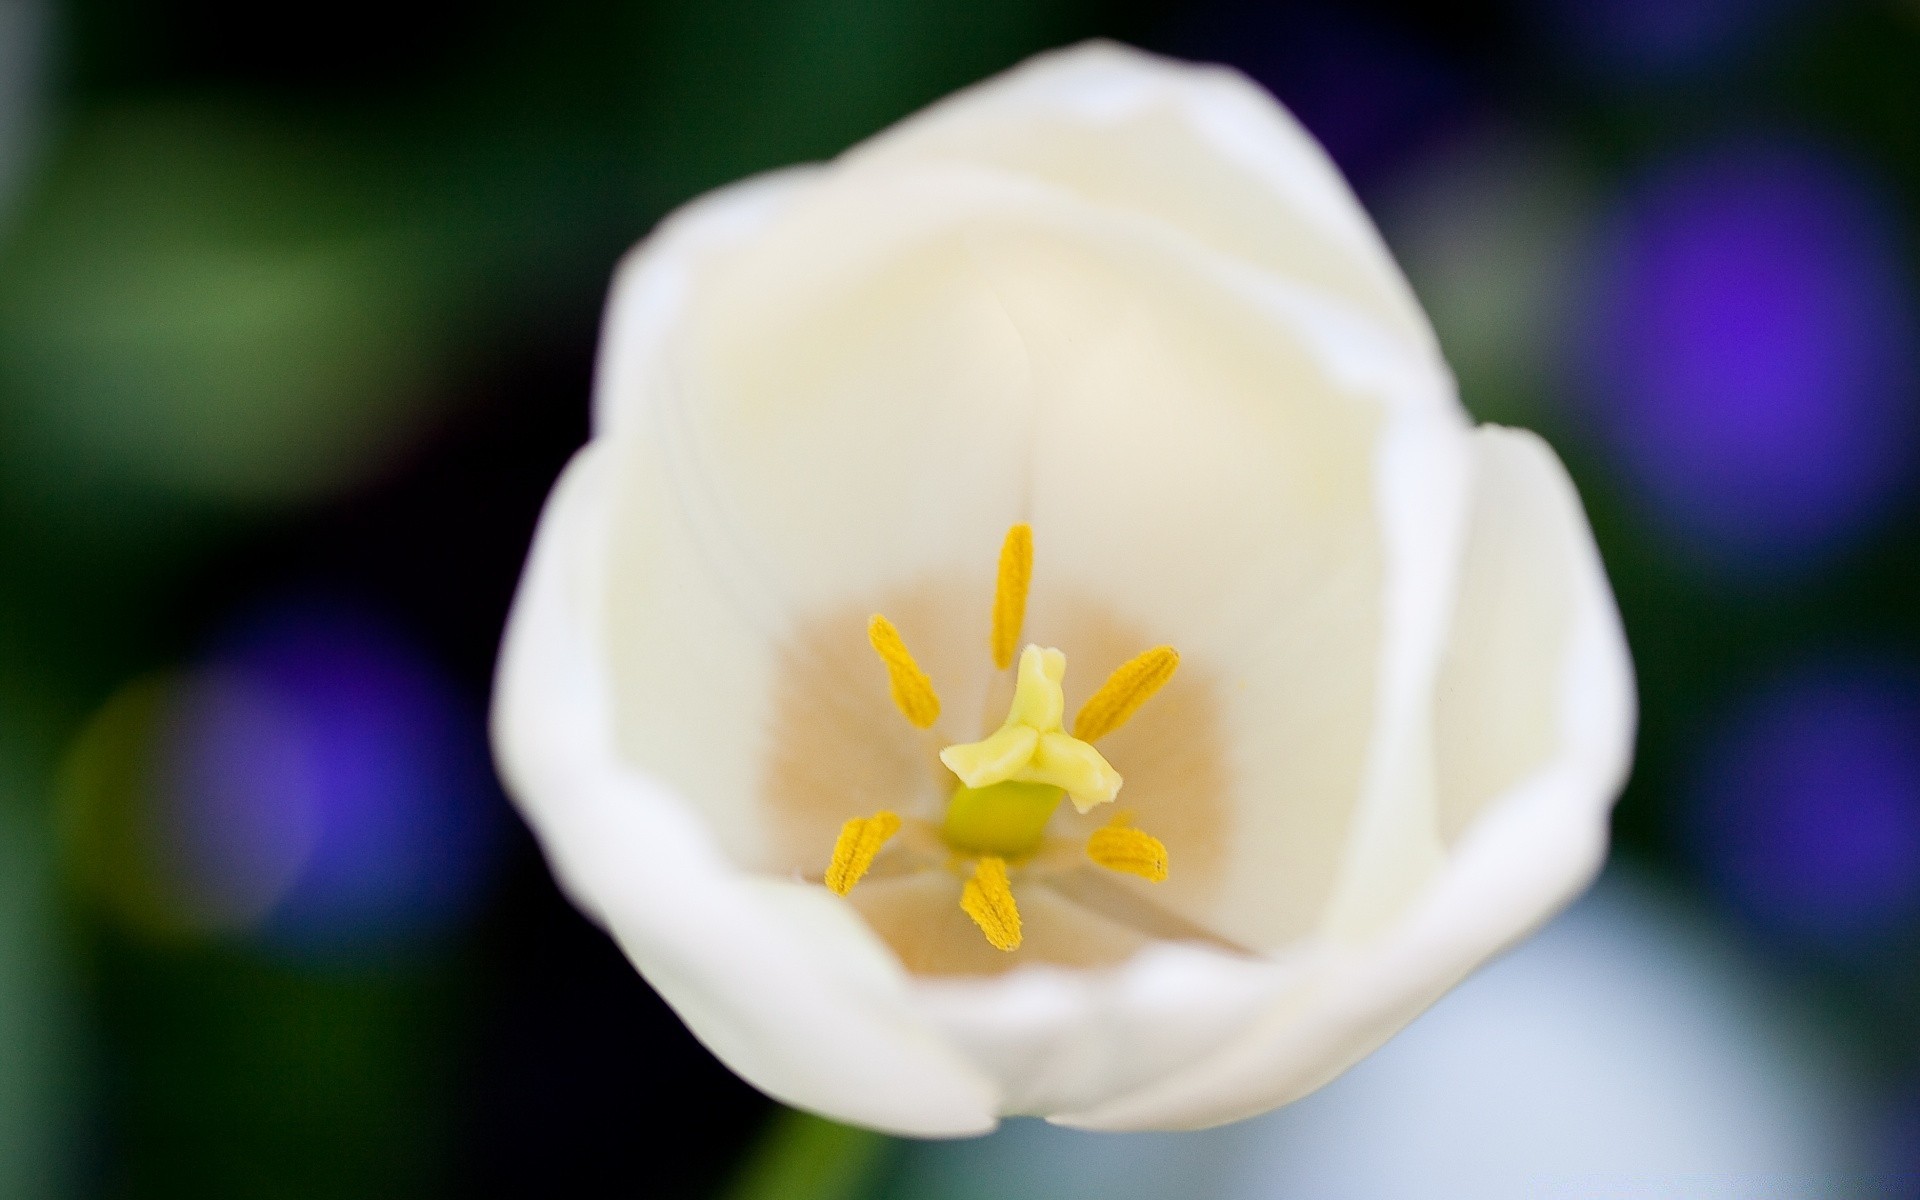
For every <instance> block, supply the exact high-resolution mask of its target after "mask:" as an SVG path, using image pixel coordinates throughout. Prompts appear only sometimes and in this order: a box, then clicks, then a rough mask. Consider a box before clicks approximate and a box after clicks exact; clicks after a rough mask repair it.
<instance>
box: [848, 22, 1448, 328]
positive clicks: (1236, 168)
mask: <svg viewBox="0 0 1920 1200" xmlns="http://www.w3.org/2000/svg"><path fill="white" fill-rule="evenodd" d="M847 157H848V159H850V160H852V161H854V162H856V163H860V164H862V165H867V164H869V163H888V162H896V161H900V160H945V161H959V162H965V163H970V164H975V165H981V166H988V167H992V168H994V169H997V170H1004V171H1008V172H1012V173H1015V174H1018V175H1021V176H1023V177H1024V178H1027V179H1030V180H1033V181H1036V182H1041V183H1044V184H1046V185H1047V186H1049V187H1054V188H1059V189H1061V190H1062V191H1064V192H1067V193H1069V194H1071V195H1072V196H1075V197H1077V198H1079V199H1081V200H1083V201H1085V202H1087V203H1088V204H1090V205H1092V206H1094V207H1099V208H1106V209H1111V210H1115V211H1119V212H1125V213H1129V214H1135V215H1140V216H1146V217H1150V218H1152V219H1153V220H1155V221H1157V222H1160V223H1163V224H1164V225H1166V226H1167V227H1169V228H1172V229H1177V230H1179V231H1180V232H1181V233H1183V234H1184V235H1186V236H1189V237H1191V238H1193V239H1195V240H1197V241H1199V242H1201V243H1203V244H1205V245H1206V246H1208V247H1209V248H1210V249H1212V250H1214V251H1216V252H1217V253H1219V254H1220V255H1221V256H1222V257H1224V258H1228V259H1234V260H1238V261H1242V262H1245V263H1247V264H1248V265H1249V266H1252V267H1255V268H1257V269H1262V270H1264V271H1267V272H1269V273H1271V274H1272V275H1274V276H1275V277H1277V278H1282V279H1288V280H1291V281H1294V282H1296V283H1299V284H1302V285H1304V286H1307V287H1310V288H1314V289H1316V290H1320V291H1324V292H1326V293H1328V294H1330V295H1333V296H1336V297H1339V298H1340V299H1342V300H1343V301H1344V302H1346V303H1348V304H1350V305H1353V306H1355V307H1357V308H1359V309H1361V310H1362V311H1364V312H1366V313H1368V314H1369V315H1371V316H1372V317H1373V318H1374V319H1376V320H1378V321H1381V322H1383V323H1384V324H1385V325H1387V326H1388V327H1389V328H1390V329H1392V330H1393V331H1394V332H1395V333H1396V334H1397V335H1399V336H1402V337H1405V338H1407V339H1409V340H1410V341H1412V342H1413V343H1415V344H1418V345H1420V346H1422V347H1423V348H1424V349H1425V350H1427V351H1428V352H1429V353H1430V354H1431V355H1432V356H1433V357H1435V358H1437V357H1438V351H1437V349H1435V343H1434V341H1433V334H1432V331H1431V329H1430V327H1429V326H1428V324H1427V320H1426V317H1425V316H1424V315H1423V314H1422V313H1421V311H1420V308H1419V305H1418V303H1417V302H1416V301H1415V300H1414V297H1413V293H1412V290H1411V289H1410V288H1409V287H1408V286H1407V283H1406V280H1405V278H1404V277H1403V276H1402V275H1401V273H1400V270H1399V268H1398V267H1396V266H1395V265H1394V263H1393V260H1392V257H1391V256H1390V255H1389V254H1388V253H1387V250H1386V248H1385V246H1384V244H1383V243H1382V242H1381V240H1380V237H1379V234H1378V233H1377V232H1376V231H1375V230H1374V228H1373V225H1372V223H1371V222H1370V221H1368V220H1367V217H1366V215H1365V213H1364V212H1363V211H1362V210H1361V208H1360V205H1359V203H1358V202H1357V201H1356V200H1355V199H1354V197H1353V193H1352V192H1351V191H1350V190H1349V189H1348V187H1347V185H1346V182H1345V180H1343V179H1342V178H1341V177H1340V173H1339V171H1338V170H1337V169H1336V168H1335V167H1334V166H1333V163H1332V162H1331V161H1330V160H1329V159H1328V158H1327V155H1326V152H1325V151H1324V150H1322V149H1321V148H1320V146H1319V144H1318V143H1316V142H1315V141H1314V140H1313V138H1312V136H1311V135H1309V134H1308V133H1307V132H1306V130H1304V129H1302V128H1301V126H1300V124H1299V122H1297V121H1295V120H1294V119H1293V117H1292V115H1291V114H1289V113H1288V112H1287V111H1286V110H1285V109H1283V108H1281V107H1280V105H1279V104H1278V103H1277V102H1276V101H1275V100H1274V99H1273V97H1272V96H1270V95H1268V94H1267V93H1266V92H1265V91H1264V90H1263V89H1261V88H1260V87H1259V86H1258V85H1256V84H1254V83H1253V82H1252V81H1250V80H1248V79H1247V78H1245V77H1244V76H1242V75H1240V74H1239V73H1238V72H1236V71H1233V70H1231V69H1230V68H1226V67H1217V66H1196V65H1194V64H1191V63H1184V62H1177V61H1175V60H1172V59H1166V58H1160V57H1158V56H1155V55H1151V54H1146V53H1143V52H1141V51H1138V50H1134V49H1131V48H1129V47H1126V46H1121V45H1117V44H1115V43H1112V42H1087V43H1084V44H1082V45H1079V46H1074V47H1071V48H1069V49H1066V50H1061V51H1057V52H1055V53H1052V54H1043V55H1040V56H1038V57H1036V58H1034V59H1031V60H1030V61H1028V62H1026V63H1023V64H1022V65H1020V66H1018V67H1015V68H1014V69H1013V70H1011V71H1008V72H1006V73H1005V74H1003V75H1000V76H997V77H995V78H993V79H989V80H987V81H985V82H983V83H980V84H977V85H975V86H973V87H971V88H968V89H966V90H964V91H962V92H959V93H957V94H956V95H954V96H951V97H949V98H948V99H946V100H944V101H942V102H940V103H939V104H936V105H934V106H933V107H931V108H929V109H927V110H926V111H925V112H923V113H920V114H919V115H917V116H915V117H912V118H910V119H908V120H906V121H903V122H901V123H900V124H899V125H897V126H895V127H893V128H892V129H890V130H888V131H887V132H885V133H883V134H881V135H880V136H879V137H876V138H874V139H873V140H872V141H870V142H868V143H866V144H864V145H862V146H859V147H856V148H855V149H854V150H852V151H850V152H849V154H848V156H847Z"/></svg>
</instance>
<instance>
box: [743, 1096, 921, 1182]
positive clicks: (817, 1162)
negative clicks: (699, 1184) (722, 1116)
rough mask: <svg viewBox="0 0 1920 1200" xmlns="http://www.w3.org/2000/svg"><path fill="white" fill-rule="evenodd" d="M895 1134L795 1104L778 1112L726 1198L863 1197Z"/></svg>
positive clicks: (884, 1164) (883, 1164) (883, 1160)
mask: <svg viewBox="0 0 1920 1200" xmlns="http://www.w3.org/2000/svg"><path fill="white" fill-rule="evenodd" d="M892 1147H893V1139H891V1138H889V1137H887V1136H886V1135H884V1134H879V1133H873V1132H870V1131H868V1130H865V1129H855V1128H853V1127H852V1126H850V1125H841V1124H839V1123H837V1122H834V1121H829V1120H827V1119H825V1118H824V1117H816V1116H814V1115H812V1114H811V1113H803V1112H799V1111H796V1110H794V1109H790V1108H783V1109H780V1110H779V1111H777V1112H775V1113H774V1115H773V1118H772V1120H770V1121H768V1122H767V1127H766V1130H765V1131H764V1132H763V1133H761V1135H760V1140H759V1141H758V1142H757V1143H755V1144H754V1146H753V1148H752V1149H751V1150H750V1151H749V1152H748V1154H747V1159H746V1162H745V1163H744V1164H742V1166H741V1168H740V1173H739V1175H738V1176H736V1177H735V1178H734V1181H733V1183H732V1185H731V1186H730V1187H729V1188H727V1190H726V1191H724V1192H723V1193H722V1196H723V1197H724V1198H725V1200H860V1198H861V1197H862V1196H864V1195H866V1194H867V1192H868V1191H869V1190H870V1189H871V1187H872V1186H873V1184H874V1183H875V1182H876V1181H877V1180H878V1179H879V1176H880V1172H881V1169H882V1168H883V1167H885V1166H886V1161H887V1158H888V1157H889V1153H888V1152H889V1151H890V1150H891V1149H892Z"/></svg>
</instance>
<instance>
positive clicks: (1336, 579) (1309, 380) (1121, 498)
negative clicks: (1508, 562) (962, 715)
mask: <svg viewBox="0 0 1920 1200" xmlns="http://www.w3.org/2000/svg"><path fill="white" fill-rule="evenodd" d="M969 244H970V247H971V251H972V258H973V261H974V264H975V266H976V269H977V270H978V271H979V272H980V273H981V274H982V275H983V276H984V277H985V278H986V279H988V280H989V281H990V282H991V285H992V289H993V292H994V294H995V295H996V296H997V297H998V299H999V301H1000V303H1001V305H1002V306H1003V309H1004V312H1005V314H1006V319H1007V321H1008V322H1009V324H1010V325H1011V326H1012V327H1013V328H1014V329H1015V330H1017V332H1018V335H1019V339H1020V343H1021V345H1022V346H1023V348H1024V350H1025V354H1026V361H1027V363H1028V369H1029V371H1030V373H1031V376H1032V380H1033V390H1034V392H1035V393H1036V395H1037V396H1038V397H1039V398H1038V399H1037V400H1036V401H1035V403H1034V415H1033V426H1034V431H1033V434H1032V442H1033V450H1032V455H1033V458H1032V478H1031V481H1030V483H1029V484H1028V487H1029V488H1030V494H1031V501H1030V508H1029V515H1030V519H1031V520H1032V522H1033V525H1034V531H1035V532H1034V537H1035V555H1036V557H1035V567H1034V591H1033V600H1032V606H1031V610H1030V611H1031V619H1030V624H1029V636H1030V637H1032V638H1035V639H1037V640H1038V641H1040V642H1042V643H1044V644H1048V645H1057V646H1059V647H1061V648H1062V649H1064V650H1065V651H1066V652H1067V655H1068V660H1069V684H1070V687H1071V689H1072V690H1073V692H1074V693H1075V694H1076V696H1077V697H1084V696H1085V695H1087V694H1088V693H1090V692H1091V691H1092V689H1093V688H1094V687H1095V686H1097V685H1098V683H1099V682H1100V680H1101V679H1102V677H1103V676H1104V674H1105V673H1106V672H1107V671H1109V670H1111V669H1112V668H1114V667H1116V666H1118V665H1119V663H1120V662H1121V661H1124V659H1126V658H1127V657H1130V656H1131V655H1132V654H1134V653H1136V652H1137V651H1139V650H1142V649H1144V648H1146V647H1147V646H1149V645H1154V644H1159V643H1171V644H1172V645H1174V646H1175V647H1177V648H1178V649H1179V651H1180V652H1181V655H1182V660H1181V661H1182V666H1181V670H1180V673H1179V674H1178V675H1177V676H1176V677H1175V680H1174V683H1173V684H1172V685H1171V686H1170V688H1169V689H1168V690H1167V691H1166V692H1164V693H1162V694H1161V695H1160V696H1157V697H1156V698H1155V699H1154V701H1153V702H1152V703H1151V704H1150V705H1149V706H1148V707H1147V708H1146V709H1145V710H1143V712H1142V713H1141V715H1140V716H1138V717H1137V718H1135V721H1134V723H1133V724H1132V725H1131V726H1129V727H1128V728H1127V729H1126V730H1123V731H1122V732H1121V733H1120V734H1119V735H1117V736H1116V737H1114V738H1113V739H1112V742H1111V749H1110V751H1108V752H1107V753H1108V757H1109V759H1110V760H1111V761H1112V762H1113V763H1114V765H1115V767H1116V768H1117V769H1118V770H1119V771H1120V773H1121V774H1122V776H1124V777H1126V778H1127V779H1128V785H1127V790H1125V791H1123V793H1122V797H1121V800H1122V807H1124V808H1128V809H1131V810H1135V812H1136V816H1137V818H1138V821H1139V823H1140V825H1141V827H1142V828H1145V829H1148V830H1150V831H1151V832H1153V833H1155V834H1156V836H1160V837H1161V838H1162V839H1163V840H1165V841H1166V842H1167V845H1168V849H1169V852H1170V854H1171V855H1172V857H1173V860H1174V861H1175V862H1176V863H1184V864H1185V866H1184V867H1182V866H1176V868H1175V870H1174V873H1173V876H1172V877H1171V878H1170V879H1169V881H1168V882H1167V883H1166V884H1163V885H1147V884H1144V883H1143V884H1140V885H1138V886H1137V887H1136V888H1135V890H1136V891H1139V892H1140V893H1141V894H1142V895H1143V896H1149V897H1151V898H1152V899H1154V900H1156V901H1157V902H1161V903H1164V904H1166V905H1167V906H1169V907H1170V908H1172V909H1174V910H1175V911H1177V912H1179V913H1180V914H1181V915H1183V916H1184V917H1186V918H1188V919H1190V920H1193V921H1196V922H1198V923H1200V924H1202V925H1204V926H1205V927H1207V928H1209V929H1211V930H1213V931H1214V932H1216V933H1218V934H1220V935H1222V936H1224V937H1227V938H1229V939H1231V940H1234V941H1236V942H1239V943H1240V944H1243V945H1246V946H1249V947H1253V948H1256V949H1269V948H1273V947H1276V946H1280V945H1283V944H1285V943H1286V942H1287V941H1289V940H1291V939H1292V938H1295V937H1299V936H1302V935H1304V934H1306V933H1308V932H1309V931H1311V930H1313V929H1315V928H1316V927H1318V926H1319V925H1320V924H1321V923H1322V922H1323V920H1325V919H1326V918H1327V904H1328V901H1329V897H1332V896H1335V894H1336V888H1338V889H1339V892H1338V897H1337V898H1339V899H1341V900H1342V901H1343V905H1344V907H1343V910H1342V912H1341V913H1340V914H1338V915H1339V916H1340V917H1341V918H1342V919H1343V925H1344V926H1345V927H1358V926H1361V925H1363V924H1364V923H1366V922H1367V921H1375V922H1377V921H1379V920H1383V919H1385V918H1386V917H1387V916H1390V915H1391V914H1392V912H1393V911H1395V909H1396V906H1397V905H1398V904H1400V903H1403V902H1404V901H1405V899H1406V898H1407V896H1408V895H1410V894H1411V892H1412V891H1413V889H1414V888H1416V887H1417V886H1418V885H1419V883H1420V882H1421V881H1422V880H1423V879H1424V878H1425V873H1426V872H1427V871H1429V870H1430V869H1431V868H1432V867H1433V866H1434V865H1436V864H1437V862H1438V857H1439V850H1440V848H1441V844H1440V841H1439V838H1438V834H1437V831H1436V830H1435V827H1434V820H1433V811H1434V807H1433V797H1432V790H1431V781H1430V779H1429V778H1428V772H1429V768H1430V757H1429V756H1428V753H1427V737H1428V733H1429V731H1428V727H1427V722H1426V716H1427V706H1428V704H1429V702H1430V696H1431V690H1432V680H1433V675H1434V672H1435V670H1436V669H1437V665H1438V662H1439V658H1440V652H1441V648H1442V646H1443V643H1444V639H1445V619H1446V613H1447V608H1448V605H1447V598H1448V597H1449V596H1450V595H1451V594H1452V591H1453V574H1454V570H1455V565H1456V561H1457V551H1456V547H1457V545H1458V542H1459V538H1460V536H1461V529H1462V523H1463V519H1464V513H1463V505H1464V496H1465V488H1466V478H1465V477H1466V465H1467V441H1466V425H1465V420H1464V417H1463V416H1462V415H1461V413H1460V411H1459V409H1458V407H1457V405H1456V403H1455V402H1454V399H1453V393H1452V383H1451V380H1450V379H1449V378H1448V377H1447V375H1446V373H1445V372H1444V370H1443V369H1441V368H1440V367H1439V366H1438V365H1437V364H1435V363H1434V362H1433V361H1432V360H1430V359H1429V358H1427V357H1426V356H1425V355H1424V354H1423V353H1421V352H1420V351H1419V350H1418V349H1417V348H1415V347H1410V346H1408V345H1407V344H1406V343H1405V342H1404V341H1403V340H1401V339H1399V338H1396V337H1395V336H1393V335H1392V334H1391V333H1390V332H1388V331H1387V330H1385V329H1384V328H1383V327H1381V326H1380V325H1379V324H1378V322H1376V321H1373V320H1372V319H1370V318H1369V317H1368V316H1367V315H1366V314H1364V313H1360V312H1357V311H1355V310H1353V309H1352V308H1350V307H1348V306H1346V305H1343V304H1342V303H1340V302H1339V301H1337V300H1335V299H1334V298H1331V297H1329V296H1326V295H1324V294H1320V293H1317V292H1314V291H1311V290H1308V289H1303V288H1300V287H1297V286H1294V285H1292V284H1288V283H1284V282H1281V281H1278V280H1274V279H1271V278H1269V277H1267V276H1265V275H1263V274H1261V273H1258V272H1253V271H1249V270H1247V269H1245V267H1244V265H1242V264H1234V263H1230V262H1227V261H1225V260H1223V259H1220V258H1218V257H1216V256H1214V255H1212V254H1211V253H1210V252H1206V251H1204V250H1200V249H1197V248H1196V247H1195V246H1194V245H1193V244H1192V243H1191V242H1189V241H1186V240H1183V239H1177V238H1168V237H1164V236H1160V237H1155V236H1153V231H1152V230H1150V229H1146V228H1142V227H1141V226H1140V225H1139V224H1138V223H1137V222H1135V221H1132V220H1130V219H1122V218H1115V217H1112V216H1111V215H1109V214H1089V213H1087V212H1084V211H1081V210H1078V209H1076V208H1074V207H1072V206H1065V205H1054V206H1047V205H1044V204H1042V203H1040V202H1038V201H1037V200H1036V201H1034V202H1033V203H1031V204H1030V205H1029V207H1028V209H1027V211H1025V212H1023V213H1022V214H1021V222H1020V223H1019V224H1006V225H991V224H987V223H985V222H982V223H980V224H979V225H978V226H977V227H976V228H975V229H974V230H973V231H972V232H971V235H970V238H969ZM1356 826H1357V827H1358V828H1359V833H1358V834H1356V833H1355V832H1354V830H1355V828H1356ZM1349 844H1351V845H1353V846H1354V847H1355V849H1353V851H1352V852H1351V854H1350V855H1349V856H1347V858H1346V859H1345V860H1343V850H1342V848H1343V847H1344V846H1348V845H1349ZM1343 872H1344V874H1343Z"/></svg>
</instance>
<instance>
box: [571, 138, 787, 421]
mask: <svg viewBox="0 0 1920 1200" xmlns="http://www.w3.org/2000/svg"><path fill="white" fill-rule="evenodd" d="M818 174H819V168H817V167H811V166H804V167H790V168H788V169H786V170H784V171H774V172H770V173H768V174H765V175H756V176H754V177H753V178H751V179H744V180H741V181H740V182H739V183H735V184H732V185H730V186H728V187H723V188H719V189H717V190H715V191H712V192H708V193H707V194H706V195H704V196H701V197H699V198H698V199H696V200H694V201H692V202H690V203H688V204H686V205H684V206H682V207H681V208H679V209H676V210H675V211H674V212H672V213H670V214H669V215H668V216H667V217H666V219H664V220H662V221H661V222H660V224H659V225H658V226H656V227H655V229H654V231H653V232H652V233H650V234H648V235H647V237H646V239H645V240H643V241H642V242H641V243H640V244H639V245H637V246H635V247H634V248H633V249H632V250H629V251H628V252H627V255H626V257H625V258H623V259H622V260H621V261H620V266H619V268H618V269H617V270H616V271H615V273H614V279H613V288H612V291H611V294H610V295H609V296H608V297H607V311H606V316H605V318H604V319H603V320H602V322H601V328H600V361H599V364H598V366H597V368H596V370H595V376H596V378H595V382H594V393H593V428H594V432H595V433H596V434H609V433H619V432H621V431H623V430H626V429H628V428H630V427H631V426H632V424H633V423H634V422H635V421H636V420H637V414H639V413H641V412H644V410H645V407H646V405H647V404H648V403H649V401H650V398H652V397H656V396H658V395H659V393H660V391H661V389H662V387H663V386H664V385H665V383H666V381H665V379H664V378H663V372H662V368H663V366H664V365H665V364H666V363H667V362H668V361H669V356H668V354H667V349H668V347H669V345H670V343H671V340H672V339H673V337H674V335H675V333H676V331H677V330H678V328H679V321H680V314H681V311H682V309H684V308H685V306H686V302H687V294H688V292H689V290H690V289H691V288H692V287H693V281H694V280H695V279H696V278H697V277H698V276H699V275H700V274H701V273H702V272H704V271H707V270H710V269H711V268H712V266H713V265H714V263H715V262H716V261H717V260H720V259H723V258H724V257H725V256H726V255H727V254H728V253H729V252H731V251H734V250H737V249H738V248H739V247H740V246H741V245H742V244H743V243H746V242H748V241H750V240H751V239H752V238H753V237H754V236H755V235H756V234H758V233H759V231H761V230H762V229H764V228H766V226H767V225H768V224H769V223H771V222H772V221H774V220H776V219H778V217H779V216H780V215H781V214H782V213H784V212H786V211H787V210H788V209H789V208H791V207H792V206H793V204H794V203H795V202H796V201H797V200H798V199H799V198H800V197H801V196H803V195H804V194H805V193H806V191H807V189H808V186H809V184H810V182H811V181H812V180H813V179H814V178H815V177H817V175H818Z"/></svg>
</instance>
